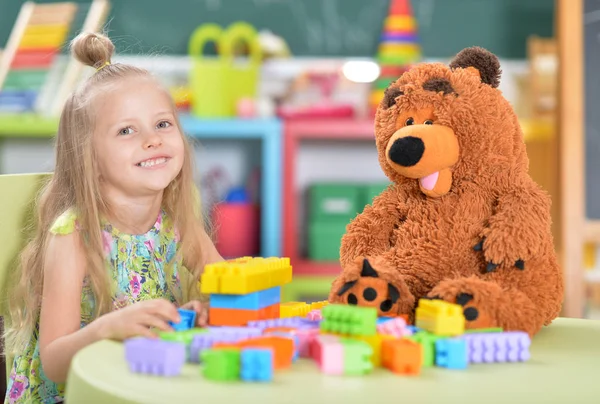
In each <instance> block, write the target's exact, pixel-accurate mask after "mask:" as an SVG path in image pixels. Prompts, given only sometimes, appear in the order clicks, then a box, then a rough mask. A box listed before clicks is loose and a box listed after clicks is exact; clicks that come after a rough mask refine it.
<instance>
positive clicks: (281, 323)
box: [248, 317, 320, 330]
mask: <svg viewBox="0 0 600 404" xmlns="http://www.w3.org/2000/svg"><path fill="white" fill-rule="evenodd" d="M319 323H320V321H312V320H307V319H305V318H302V317H286V318H273V319H269V320H258V321H249V322H248V326H249V327H256V328H260V329H262V330H264V329H265V328H274V327H291V328H318V327H319Z"/></svg>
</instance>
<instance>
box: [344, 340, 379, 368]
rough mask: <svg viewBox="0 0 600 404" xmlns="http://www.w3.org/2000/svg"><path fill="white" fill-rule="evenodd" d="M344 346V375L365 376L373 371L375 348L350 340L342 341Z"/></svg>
mask: <svg viewBox="0 0 600 404" xmlns="http://www.w3.org/2000/svg"><path fill="white" fill-rule="evenodd" d="M340 343H341V344H342V345H343V346H344V374H346V375H364V374H366V373H370V372H372V371H373V362H371V356H372V355H373V348H372V347H371V346H370V345H369V344H367V343H366V342H363V341H358V340H355V339H350V338H342V339H340Z"/></svg>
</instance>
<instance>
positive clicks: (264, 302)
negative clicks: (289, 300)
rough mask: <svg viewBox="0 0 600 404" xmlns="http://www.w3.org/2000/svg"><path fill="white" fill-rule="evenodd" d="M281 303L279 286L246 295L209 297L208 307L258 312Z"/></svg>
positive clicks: (213, 295) (218, 294)
mask: <svg viewBox="0 0 600 404" xmlns="http://www.w3.org/2000/svg"><path fill="white" fill-rule="evenodd" d="M280 301H281V286H275V287H274V288H270V289H265V290H259V291H258V292H253V293H248V294H247V295H225V294H220V293H213V294H211V295H210V307H213V308H215V309H242V310H260V309H263V308H265V307H267V306H272V305H274V304H276V303H279V302H280Z"/></svg>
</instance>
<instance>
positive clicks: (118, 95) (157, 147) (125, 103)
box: [93, 76, 184, 196]
mask: <svg viewBox="0 0 600 404" xmlns="http://www.w3.org/2000/svg"><path fill="white" fill-rule="evenodd" d="M110 86H111V87H110V91H107V92H106V95H103V94H99V95H98V97H97V99H96V100H95V105H94V107H95V130H94V136H93V145H94V149H95V156H96V162H97V165H98V169H99V173H100V178H101V182H102V185H103V187H108V188H111V190H116V191H118V192H120V193H122V194H124V195H128V196H150V195H154V194H157V193H160V192H162V191H163V190H164V189H165V188H166V187H167V186H168V185H169V183H171V181H173V179H175V178H176V177H177V175H178V174H179V172H180V171H181V167H182V165H183V160H184V144H183V135H182V133H181V131H180V129H179V127H178V125H177V120H176V116H175V111H174V110H173V103H172V102H171V100H170V98H169V95H168V94H167V93H166V92H165V91H164V90H163V89H161V87H160V86H159V84H158V83H157V82H156V81H154V80H153V79H149V78H147V77H135V76H133V77H128V78H126V79H124V80H119V81H118V83H116V84H112V85H110ZM113 86H114V87H113Z"/></svg>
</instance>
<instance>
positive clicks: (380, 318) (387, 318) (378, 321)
mask: <svg viewBox="0 0 600 404" xmlns="http://www.w3.org/2000/svg"><path fill="white" fill-rule="evenodd" d="M393 319H394V317H379V318H378V319H377V325H379V324H383V323H387V322H388V321H390V320H393Z"/></svg>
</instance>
